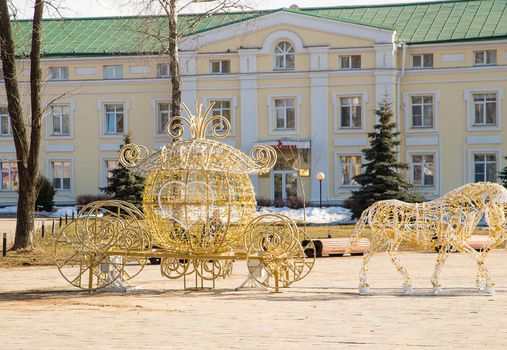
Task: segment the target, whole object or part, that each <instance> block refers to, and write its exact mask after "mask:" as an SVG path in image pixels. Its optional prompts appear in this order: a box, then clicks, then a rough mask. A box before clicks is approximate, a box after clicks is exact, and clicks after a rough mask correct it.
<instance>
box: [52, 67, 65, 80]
mask: <svg viewBox="0 0 507 350" xmlns="http://www.w3.org/2000/svg"><path fill="white" fill-rule="evenodd" d="M49 80H69V67H49Z"/></svg>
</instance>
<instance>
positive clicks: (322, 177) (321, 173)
mask: <svg viewBox="0 0 507 350" xmlns="http://www.w3.org/2000/svg"><path fill="white" fill-rule="evenodd" d="M315 178H316V179H317V181H319V187H320V192H319V193H320V196H319V202H320V207H321V208H322V181H324V179H325V178H326V174H324V173H323V172H322V171H319V172H318V173H317V174H316V175H315Z"/></svg>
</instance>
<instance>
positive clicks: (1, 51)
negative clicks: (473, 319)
mask: <svg viewBox="0 0 507 350" xmlns="http://www.w3.org/2000/svg"><path fill="white" fill-rule="evenodd" d="M45 2H46V1H44V0H34V14H33V24H32V38H31V49H30V118H27V117H25V115H24V113H23V108H22V100H21V94H20V91H19V84H18V78H17V77H18V75H17V68H16V51H15V43H14V39H13V34H12V26H11V19H10V14H9V4H8V1H7V0H0V57H1V59H2V67H3V72H4V81H5V91H6V93H7V104H8V106H7V108H8V111H9V116H10V120H11V124H12V133H13V138H14V145H15V147H16V157H17V161H18V176H19V190H18V192H19V196H18V209H17V219H16V234H15V239H14V246H13V248H12V249H13V250H20V249H26V250H30V249H32V248H33V241H34V208H35V201H36V197H37V190H36V188H37V182H38V179H39V149H40V143H41V125H42V118H43V114H44V112H43V109H42V108H41V102H40V101H41V77H42V72H41V58H40V57H41V32H42V15H43V12H44V4H45Z"/></svg>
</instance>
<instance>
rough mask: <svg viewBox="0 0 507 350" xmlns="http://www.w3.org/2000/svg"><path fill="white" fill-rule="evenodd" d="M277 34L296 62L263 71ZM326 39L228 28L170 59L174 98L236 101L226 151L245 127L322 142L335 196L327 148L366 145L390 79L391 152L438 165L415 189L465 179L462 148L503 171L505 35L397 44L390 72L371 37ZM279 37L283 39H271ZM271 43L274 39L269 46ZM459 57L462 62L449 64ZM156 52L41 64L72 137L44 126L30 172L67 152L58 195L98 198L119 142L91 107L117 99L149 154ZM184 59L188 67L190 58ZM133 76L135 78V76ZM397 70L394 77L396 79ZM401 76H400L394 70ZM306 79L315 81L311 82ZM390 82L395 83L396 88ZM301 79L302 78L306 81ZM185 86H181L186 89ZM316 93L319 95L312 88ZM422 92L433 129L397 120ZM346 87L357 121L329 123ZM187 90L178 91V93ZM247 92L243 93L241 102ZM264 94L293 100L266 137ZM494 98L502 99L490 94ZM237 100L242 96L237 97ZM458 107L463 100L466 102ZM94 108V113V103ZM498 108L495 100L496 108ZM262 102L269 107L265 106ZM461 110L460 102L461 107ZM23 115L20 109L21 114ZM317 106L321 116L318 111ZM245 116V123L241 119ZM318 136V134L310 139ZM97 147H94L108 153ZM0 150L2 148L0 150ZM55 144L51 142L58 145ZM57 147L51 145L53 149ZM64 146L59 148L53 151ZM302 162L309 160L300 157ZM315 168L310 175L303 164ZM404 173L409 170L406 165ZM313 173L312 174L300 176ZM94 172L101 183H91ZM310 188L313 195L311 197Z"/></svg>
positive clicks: (265, 179) (160, 95)
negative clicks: (474, 111) (488, 103)
mask: <svg viewBox="0 0 507 350" xmlns="http://www.w3.org/2000/svg"><path fill="white" fill-rule="evenodd" d="M280 31H286V32H287V31H288V32H292V33H294V34H296V35H297V36H298V37H299V39H300V40H301V42H302V43H303V49H302V50H301V51H297V50H296V66H295V69H294V70H291V71H284V72H278V71H274V70H273V56H272V51H273V47H270V48H268V50H267V51H263V46H264V45H265V41H266V39H267V38H268V37H269V36H270V35H272V34H273V33H277V32H280ZM349 33H353V31H351V32H347V33H344V34H343V35H338V34H332V33H330V32H329V31H327V30H324V29H323V30H318V27H317V28H315V29H313V30H310V29H308V28H302V27H298V26H297V25H287V24H286V25H275V26H271V27H268V28H259V29H258V30H256V31H252V32H249V33H247V34H237V35H235V36H232V37H231V38H229V39H224V40H220V41H218V42H210V43H207V44H205V45H203V46H200V47H198V48H197V50H196V51H195V52H186V53H184V54H183V55H182V60H181V64H182V67H183V70H184V77H183V81H184V88H185V86H187V85H186V84H190V83H189V82H191V81H192V80H195V81H196V82H195V87H196V90H192V89H190V90H188V89H187V90H185V91H184V100H185V96H187V98H191V97H192V96H195V97H196V98H197V101H199V102H203V101H206V100H211V99H214V98H231V99H234V101H235V102H236V103H235V105H234V106H233V108H234V111H233V114H234V118H235V123H234V124H235V125H234V133H233V135H232V136H230V137H228V138H227V139H226V142H228V143H230V144H233V145H234V146H236V147H242V149H243V148H248V146H251V145H248V144H245V142H246V141H243V140H246V139H247V136H248V135H245V132H246V133H250V132H253V131H252V130H250V127H245V126H249V125H255V127H256V129H257V131H256V135H255V138H256V141H273V142H276V140H278V139H280V138H290V139H292V140H296V141H312V142H314V141H315V139H312V138H315V133H316V131H318V132H319V133H320V134H321V135H325V136H326V137H327V145H328V146H327V156H326V157H327V159H325V160H324V161H325V163H326V164H327V168H328V173H327V174H326V176H327V177H326V180H325V181H327V182H328V183H327V185H328V186H327V191H326V193H325V194H324V196H325V200H329V201H339V200H343V199H345V198H347V197H348V196H349V194H350V192H349V191H350V188H342V187H340V186H339V185H338V183H337V181H338V179H339V177H340V174H339V169H338V167H337V160H336V159H337V155H339V154H356V153H360V152H361V149H363V148H364V147H365V146H366V144H365V143H361V142H363V141H365V140H366V139H367V132H370V131H371V130H372V129H373V126H374V124H375V114H374V111H373V110H374V108H375V106H376V102H377V101H378V100H379V96H377V95H378V94H379V91H381V90H379V89H378V86H379V84H380V83H379V81H380V80H379V79H380V78H379V75H382V74H387V75H388V76H390V77H391V78H392V79H393V81H394V84H391V85H392V86H391V88H392V90H391V91H392V95H391V96H390V97H391V98H392V100H394V102H395V104H394V105H393V112H394V118H395V120H396V121H399V123H400V124H399V129H400V131H401V132H402V134H401V137H400V139H401V142H402V144H401V146H400V158H401V160H403V161H409V160H410V158H409V157H408V155H409V154H410V152H426V151H429V152H435V154H436V155H437V158H438V161H437V164H436V173H437V174H438V175H437V183H436V184H435V186H433V187H428V188H419V189H418V192H420V193H422V194H424V195H427V196H428V197H434V196H437V195H439V194H442V193H445V192H447V191H449V190H451V189H452V188H455V187H457V186H460V185H462V184H464V183H466V182H469V181H470V176H469V175H470V171H471V166H472V165H471V164H470V157H471V154H472V153H473V152H474V151H477V150H486V151H487V152H498V153H497V154H498V167H499V170H500V167H501V166H503V156H504V154H505V153H507V150H505V140H506V138H507V133H506V128H505V125H506V124H507V121H506V120H505V119H506V118H507V103H505V96H504V95H505V90H507V69H506V68H505V67H506V66H507V53H506V52H507V42H506V41H496V42H494V43H490V42H479V41H476V42H467V43H461V44H460V45H455V44H438V45H431V44H428V45H418V46H414V47H411V46H408V48H407V50H406V57H405V61H404V63H405V64H404V66H403V63H402V53H403V50H402V48H401V47H399V48H398V49H397V51H396V52H395V54H394V56H393V60H394V62H399V63H395V65H394V66H393V67H379V66H377V60H376V58H377V54H378V47H377V46H376V44H375V42H374V40H373V39H368V40H367V39H364V38H358V37H353V36H351V35H349ZM280 40H286V39H284V38H283V36H282V37H281V38H280ZM275 43H276V41H275ZM320 47H322V48H324V49H323V50H324V52H325V53H324V55H325V58H327V68H325V69H320V70H319V72H318V73H319V74H321V75H322V74H323V76H324V77H325V79H327V80H326V81H327V86H326V87H325V89H324V90H322V91H325V96H326V98H327V106H322V107H323V109H322V110H323V111H327V124H326V123H322V124H319V125H312V111H314V110H316V106H315V105H312V91H313V90H312V89H315V88H317V87H318V84H317V85H315V84H316V83H315V84H314V82H315V81H317V80H316V79H317V78H318V76H317V75H315V74H314V73H317V72H316V71H315V70H312V55H313V54H314V53H312V52H314V51H312V50H313V49H318V48H320ZM245 49H254V50H257V53H256V54H255V53H254V56H255V58H256V66H255V70H254V71H253V72H244V71H241V68H240V67H241V54H240V53H241V51H242V50H245ZM479 49H480V50H485V49H495V50H497V65H495V66H491V67H474V66H473V52H474V50H479ZM420 53H433V55H434V68H433V69H424V70H417V69H412V68H411V56H412V55H413V54H420ZM354 54H360V55H361V58H362V67H361V69H360V70H357V71H344V70H342V69H340V68H339V63H338V62H339V56H341V55H354ZM460 55H463V59H462V60H461V59H460V57H461V56H460ZM216 59H227V60H230V61H231V73H230V74H226V75H211V74H210V68H209V67H210V63H209V62H210V60H216ZM166 61H167V60H166V59H165V58H164V57H156V56H147V57H95V58H79V57H76V58H72V59H44V60H43V74H44V75H45V76H47V71H48V67H50V66H67V67H69V80H68V81H63V82H46V83H45V91H46V97H45V101H50V100H52V99H54V98H56V97H58V96H60V95H63V96H62V97H61V98H60V99H59V100H58V101H57V103H67V102H72V104H73V105H74V106H75V110H74V112H73V128H74V135H73V137H71V138H50V137H48V135H46V127H45V128H44V136H43V145H42V148H41V172H42V173H44V174H47V172H48V169H47V164H48V161H49V160H50V159H72V161H73V179H72V182H73V190H72V191H69V192H59V193H58V195H57V200H58V201H73V200H74V199H75V197H76V196H77V195H80V194H88V193H98V192H99V190H98V187H99V186H101V181H102V182H103V181H104V179H103V173H101V163H102V162H103V160H104V158H115V157H116V156H117V152H116V151H115V150H114V149H112V148H111V147H114V145H117V144H121V143H122V139H121V137H116V138H110V137H104V135H102V134H101V132H100V130H101V123H104V121H103V111H102V109H101V108H100V106H101V103H100V101H119V102H125V103H128V105H129V106H130V107H129V110H128V112H127V114H128V130H129V131H131V132H132V135H133V141H134V142H135V143H138V144H144V145H146V146H147V147H148V148H149V149H153V148H154V147H155V145H159V144H160V143H163V142H166V141H167V140H168V138H167V137H165V136H163V135H156V130H155V125H156V122H155V118H156V111H155V110H154V109H153V105H154V101H157V100H160V101H168V100H169V99H170V88H171V86H170V81H169V79H157V78H156V71H157V69H156V65H157V63H164V62H166ZM112 64H115V65H117V64H120V65H123V67H124V69H123V77H124V78H123V79H122V80H118V81H107V80H103V77H102V67H103V66H104V65H112ZM193 64H195V71H193V70H192V65H193ZM23 67H24V68H25V72H20V74H19V76H20V78H21V80H24V81H25V83H22V84H21V87H22V90H23V92H24V93H25V97H27V93H28V84H27V83H26V80H27V79H28V74H27V73H26V72H27V71H26V67H27V64H26V62H20V68H23ZM80 68H95V74H88V75H83V74H81V75H78V74H77V71H79V69H80ZM135 71H138V72H139V73H135ZM402 71H403V74H402ZM401 75H403V76H401ZM316 77H317V78H316ZM397 77H400V79H401V84H400V85H399V86H398V84H397V80H396V79H397ZM245 79H254V80H255V84H256V89H255V93H254V94H253V95H252V94H250V95H249V94H245V91H244V90H242V81H244V80H245ZM312 84H313V85H312ZM188 86H191V85H188ZM398 88H399V94H400V100H399V103H400V106H399V108H400V112H401V113H400V114H399V115H398V114H397V110H398V106H397V104H396V102H397V95H398V91H397V89H398ZM468 90H470V91H490V90H495V91H497V93H498V96H499V100H498V105H499V111H498V120H499V124H501V126H499V127H498V128H493V129H494V130H491V128H487V127H486V128H484V127H483V128H469V127H468V126H467V118H468V117H467V115H468V113H469V112H468V110H467V101H466V94H465V92H466V91H468ZM319 91H320V90H319ZM419 93H429V94H436V95H438V97H439V101H436V99H437V96H436V95H435V108H438V116H437V119H438V128H436V129H435V130H430V131H428V130H412V129H410V127H409V125H406V122H405V120H406V119H407V118H408V117H409V114H406V113H409V106H407V105H405V103H406V101H407V98H409V96H410V94H419ZM347 94H352V95H354V94H360V95H361V96H363V98H367V101H366V102H365V103H364V105H363V108H364V114H365V122H366V127H365V128H363V129H362V130H353V131H351V132H348V131H346V130H345V131H343V130H341V131H340V130H337V129H336V125H335V124H336V121H335V114H336V108H337V106H336V105H334V104H333V100H336V99H337V98H339V96H343V95H347ZM188 96H190V97H188ZM251 96H255V99H254V100H252V99H250V97H251ZM274 96H288V97H294V98H296V100H297V101H298V103H297V115H298V125H299V126H298V130H296V131H294V132H290V133H283V134H281V133H277V132H274V131H273V130H272V128H271V126H270V120H271V119H270V118H273V111H270V107H269V102H268V101H269V100H270V99H271V98H272V97H274ZM502 96H503V97H502ZM242 99H244V100H242ZM5 103H6V98H5V93H4V92H0V104H5ZM469 103H470V101H469ZM97 106H99V108H98V107H97ZM500 106H501V107H500ZM317 107H318V106H317ZM252 108H256V109H257V114H256V120H255V121H254V122H253V124H249V123H246V121H245V120H243V119H242V113H248V111H249V110H250V109H252ZM271 108H273V104H271ZM468 108H470V107H468ZM25 110H26V109H25ZM324 113H325V112H324ZM244 123H246V124H244ZM320 134H319V135H320ZM12 145H13V143H12V138H11V137H0V147H1V149H2V150H3V154H2V157H3V158H5V159H14V158H15V155H14V153H12ZM62 145H73V151H72V150H71V151H54V149H55V148H54V147H53V148H51V147H52V146H58V147H60V146H62ZM107 145H110V146H109V150H105V149H107V148H108V146H107ZM9 147H10V148H9ZM58 147H57V148H58ZM60 148H61V147H60ZM63 149H65V147H63ZM319 156H320V155H319V154H318V152H317V150H316V149H313V150H312V154H311V157H312V159H313V160H315V159H316V158H317V157H319ZM310 166H311V164H310ZM315 171H317V170H315ZM408 173H410V170H409V171H408ZM313 176H315V174H314V171H313V169H312V172H311V177H313ZM101 177H102V180H101ZM304 182H305V186H306V193H307V197H308V198H313V199H315V196H314V194H315V193H316V192H315V191H316V189H315V188H313V191H312V188H311V178H305V179H304ZM312 192H313V196H312ZM258 194H259V196H261V197H266V198H269V197H271V196H272V177H271V176H270V175H266V176H260V177H259V179H258ZM14 199H15V194H14V193H9V192H1V193H0V202H1V203H4V204H6V203H11V202H13V201H14Z"/></svg>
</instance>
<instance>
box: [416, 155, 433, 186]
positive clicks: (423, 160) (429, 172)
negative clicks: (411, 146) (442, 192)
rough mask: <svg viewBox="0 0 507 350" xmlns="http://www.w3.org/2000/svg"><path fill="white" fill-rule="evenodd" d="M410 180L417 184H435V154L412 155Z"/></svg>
mask: <svg viewBox="0 0 507 350" xmlns="http://www.w3.org/2000/svg"><path fill="white" fill-rule="evenodd" d="M412 180H413V181H414V184H415V185H417V186H434V185H435V156H434V155H433V154H413V155H412Z"/></svg>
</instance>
